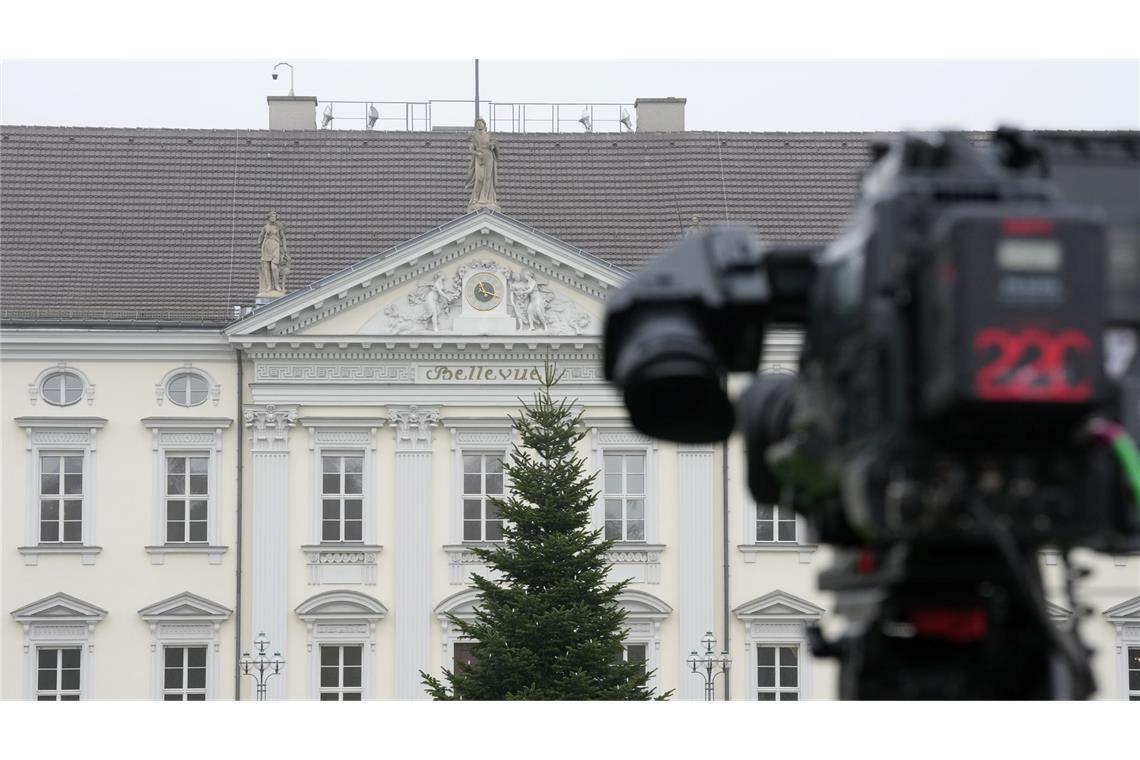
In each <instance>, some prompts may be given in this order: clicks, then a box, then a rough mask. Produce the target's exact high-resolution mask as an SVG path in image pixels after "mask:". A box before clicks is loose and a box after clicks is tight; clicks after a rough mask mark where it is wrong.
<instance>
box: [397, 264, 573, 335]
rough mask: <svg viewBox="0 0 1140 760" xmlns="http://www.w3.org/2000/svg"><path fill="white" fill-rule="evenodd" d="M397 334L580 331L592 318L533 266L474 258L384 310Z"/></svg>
mask: <svg viewBox="0 0 1140 760" xmlns="http://www.w3.org/2000/svg"><path fill="white" fill-rule="evenodd" d="M384 315H385V316H386V317H387V319H388V330H389V331H390V332H392V333H393V334H396V335H403V334H408V333H423V332H428V333H432V332H468V331H476V332H488V331H490V332H496V333H499V332H502V333H528V332H529V333H544V334H547V335H581V334H582V333H584V332H586V331H587V330H589V329H590V327H591V325H592V324H593V317H591V316H590V315H589V314H587V313H586V312H585V311H583V310H582V308H581V307H580V306H578V304H576V303H574V302H573V301H572V300H570V299H568V298H564V297H561V296H559V295H557V294H556V293H555V291H554V290H553V288H551V286H550V284H549V283H546V282H543V281H541V280H539V279H538V278H537V277H536V276H535V273H534V272H533V271H531V270H529V269H525V268H523V269H511V268H508V267H505V266H502V265H501V264H499V263H497V262H495V261H490V260H482V261H473V262H469V263H466V264H463V265H461V266H459V267H457V268H456V270H455V271H454V273H453V274H451V275H448V274H446V273H445V272H443V271H439V272H436V273H435V274H433V275H432V276H431V277H429V278H425V279H423V280H420V281H419V282H418V283H416V285H415V287H414V288H413V289H412V291H411V292H410V293H408V295H407V297H406V300H405V301H404V302H400V301H397V302H395V303H391V304H388V306H386V307H385V308H384Z"/></svg>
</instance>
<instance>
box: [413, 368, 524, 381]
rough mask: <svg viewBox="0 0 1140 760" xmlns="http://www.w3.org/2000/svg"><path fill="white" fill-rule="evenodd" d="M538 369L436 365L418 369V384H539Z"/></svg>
mask: <svg viewBox="0 0 1140 760" xmlns="http://www.w3.org/2000/svg"><path fill="white" fill-rule="evenodd" d="M541 379H542V374H541V373H540V372H539V371H538V367H535V366H529V367H521V366H507V367H486V366H483V365H480V364H467V365H454V364H451V365H449V364H434V365H429V366H421V367H416V382H417V383H456V382H463V383H471V382H475V383H532V382H539V381H540V380H541Z"/></svg>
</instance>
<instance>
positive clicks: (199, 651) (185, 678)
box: [162, 647, 206, 702]
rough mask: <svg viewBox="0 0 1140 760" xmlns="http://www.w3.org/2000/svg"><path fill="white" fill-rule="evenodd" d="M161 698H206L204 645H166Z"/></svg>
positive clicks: (179, 699) (184, 699) (192, 700)
mask: <svg viewBox="0 0 1140 760" xmlns="http://www.w3.org/2000/svg"><path fill="white" fill-rule="evenodd" d="M162 699H163V701H165V702H204V701H205V700H206V647H166V648H165V650H164V651H163V668H162Z"/></svg>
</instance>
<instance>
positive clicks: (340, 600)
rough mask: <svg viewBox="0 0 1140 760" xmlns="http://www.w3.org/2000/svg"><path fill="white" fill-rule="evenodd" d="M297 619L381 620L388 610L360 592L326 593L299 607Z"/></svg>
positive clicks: (311, 598) (308, 600) (310, 599)
mask: <svg viewBox="0 0 1140 760" xmlns="http://www.w3.org/2000/svg"><path fill="white" fill-rule="evenodd" d="M296 612H297V617H299V618H301V619H302V620H304V621H306V622H308V621H310V620H380V619H382V618H384V617H386V616H387V615H388V608H387V607H385V606H384V605H383V604H381V603H380V602H379V601H377V600H376V599H373V598H372V597H370V596H368V594H362V593H361V592H359V591H326V592H325V593H323V594H317V595H316V596H312V597H309V598H308V599H306V600H305V601H304V602H302V603H301V604H300V605H299V606H298V607H297V610H296Z"/></svg>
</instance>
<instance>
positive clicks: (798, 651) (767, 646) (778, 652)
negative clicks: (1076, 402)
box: [751, 641, 803, 702]
mask: <svg viewBox="0 0 1140 760" xmlns="http://www.w3.org/2000/svg"><path fill="white" fill-rule="evenodd" d="M752 648H753V658H754V659H755V671H754V672H753V673H752V674H751V678H752V683H753V684H755V689H754V693H753V695H752V699H753V700H754V701H756V702H768V701H771V702H798V701H799V700H800V689H801V688H802V683H803V681H802V676H803V670H802V668H801V667H800V662H801V660H802V657H803V649H802V647H801V645H800V644H788V643H777V642H768V641H764V642H758V643H754V644H753V647H752ZM786 649H793V650H795V657H796V661H795V663H793V665H794V667H795V669H796V685H795V686H794V687H788V686H781V685H780V678H781V677H782V675H781V674H782V671H783V669H784V668H785V667H787V666H786V665H784V664H783V662H782V659H783V652H784V650H786ZM762 650H772V653H773V665H772V668H773V676H774V678H773V680H774V681H775V684H774V685H773V686H761V685H760V668H761V667H766V666H762V665H760V652H761V651H762ZM789 692H792V693H794V694H795V695H796V698H795V699H794V700H788V699H781V695H783V694H786V693H789ZM761 694H772V695H773V697H774V698H773V699H771V700H762V699H760V695H761Z"/></svg>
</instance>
